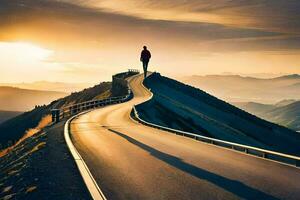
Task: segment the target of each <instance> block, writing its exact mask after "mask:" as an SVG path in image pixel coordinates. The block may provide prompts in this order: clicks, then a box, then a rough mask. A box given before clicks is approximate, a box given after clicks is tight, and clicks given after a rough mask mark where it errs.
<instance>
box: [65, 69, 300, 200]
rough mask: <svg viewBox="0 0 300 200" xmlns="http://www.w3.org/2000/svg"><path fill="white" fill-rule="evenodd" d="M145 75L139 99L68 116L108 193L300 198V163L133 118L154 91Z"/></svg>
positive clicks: (136, 89)
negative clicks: (292, 164) (257, 154)
mask: <svg viewBox="0 0 300 200" xmlns="http://www.w3.org/2000/svg"><path fill="white" fill-rule="evenodd" d="M142 80H143V77H142V75H139V76H135V77H132V78H131V79H129V83H130V86H131V88H132V91H133V93H134V99H132V100H131V101H129V102H126V103H122V104H117V105H111V106H107V107H104V108H99V109H96V110H93V111H91V112H88V113H86V114H84V115H81V116H79V117H78V118H77V119H75V120H74V121H73V122H72V123H71V135H72V140H73V142H74V144H75V146H76V147H77V149H78V150H79V152H80V154H81V155H82V157H83V159H84V160H85V162H86V163H87V165H88V167H89V169H90V171H91V173H92V174H93V176H94V178H95V179H96V181H97V183H98V185H99V186H100V188H101V190H102V191H103V193H104V195H105V196H106V197H107V198H108V199H134V200H136V199H155V200H158V199H172V200H173V199H185V200H186V199H205V200H207V199H213V200H215V199H255V200H266V199H300V170H299V169H297V168H294V167H290V166H287V165H283V164H279V163H276V162H272V161H268V160H264V159H261V158H256V157H253V156H249V155H246V154H243V153H239V152H235V151H232V150H229V149H224V148H221V147H217V146H213V145H210V144H206V143H202V142H199V141H195V140H192V139H189V138H185V137H182V136H177V135H174V134H171V133H168V132H165V131H161V130H157V129H154V128H150V127H147V126H144V125H141V124H138V123H136V122H135V121H133V120H132V119H130V117H129V114H130V111H131V109H132V106H133V105H134V104H138V103H140V102H143V101H145V100H147V99H148V98H149V96H150V94H149V92H147V90H145V89H144V88H143V87H142V85H141V82H142Z"/></svg>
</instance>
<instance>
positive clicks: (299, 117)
mask: <svg viewBox="0 0 300 200" xmlns="http://www.w3.org/2000/svg"><path fill="white" fill-rule="evenodd" d="M262 117H263V118H264V119H267V120H269V121H272V122H275V123H278V124H281V125H283V126H286V127H289V128H291V129H294V130H296V131H299V130H300V101H297V102H295V103H291V104H288V105H286V106H282V107H278V108H275V109H272V110H270V111H267V112H265V113H263V114H262Z"/></svg>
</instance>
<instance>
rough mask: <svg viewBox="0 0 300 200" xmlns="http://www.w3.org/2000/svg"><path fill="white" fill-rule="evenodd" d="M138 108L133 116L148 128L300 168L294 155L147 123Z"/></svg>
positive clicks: (133, 111) (299, 162)
mask: <svg viewBox="0 0 300 200" xmlns="http://www.w3.org/2000/svg"><path fill="white" fill-rule="evenodd" d="M142 85H143V84H142ZM143 87H144V88H145V89H146V90H148V91H149V92H150V93H151V96H150V98H149V99H148V100H147V101H149V100H151V98H152V97H153V93H152V92H151V91H150V90H149V89H148V88H146V87H145V86H144V85H143ZM143 103H144V102H143ZM136 106H137V105H134V106H133V109H132V112H131V114H132V115H133V117H134V118H135V119H136V120H137V121H138V122H140V123H141V124H144V125H146V126H150V127H153V128H157V129H160V130H164V131H168V132H171V133H175V134H177V135H182V136H185V137H189V138H192V139H195V140H198V141H202V142H206V143H209V144H212V145H217V146H221V147H225V148H229V149H232V150H235V151H239V152H243V153H246V154H250V155H253V156H258V157H261V158H264V159H268V160H272V161H275V162H280V163H284V164H288V165H291V166H295V167H297V168H299V167H300V157H298V156H293V155H289V154H284V153H279V152H275V151H270V150H266V149H261V148H256V147H252V146H247V145H242V144H238V143H234V142H227V141H224V140H219V139H215V138H210V137H205V136H201V135H198V134H194V133H190V132H186V131H180V130H176V129H172V128H168V127H164V126H160V125H157V124H153V123H150V122H147V121H145V120H143V119H141V118H140V117H139V114H138V112H137V109H136Z"/></svg>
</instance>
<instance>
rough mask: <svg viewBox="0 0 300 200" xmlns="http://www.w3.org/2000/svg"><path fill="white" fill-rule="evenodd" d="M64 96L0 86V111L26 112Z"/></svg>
mask: <svg viewBox="0 0 300 200" xmlns="http://www.w3.org/2000/svg"><path fill="white" fill-rule="evenodd" d="M66 95H67V93H63V92H55V91H42V90H27V89H20V88H15V87H5V86H0V110H10V111H28V110H31V109H33V108H34V107H35V106H36V105H43V104H49V103H50V102H51V101H53V100H55V99H59V98H62V97H64V96H66Z"/></svg>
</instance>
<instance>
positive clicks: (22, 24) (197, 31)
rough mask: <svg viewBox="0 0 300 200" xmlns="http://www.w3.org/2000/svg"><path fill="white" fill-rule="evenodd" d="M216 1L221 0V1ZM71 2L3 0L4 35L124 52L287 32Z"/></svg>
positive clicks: (178, 8) (197, 7)
mask: <svg viewBox="0 0 300 200" xmlns="http://www.w3.org/2000/svg"><path fill="white" fill-rule="evenodd" d="M214 1H215V2H216V3H217V2H218V1H217V0H214ZM276 1H277V0H276ZM72 2H73V3H70V2H66V1H65V2H62V1H53V0H44V1H41V0H25V1H24V0H23V1H21V0H16V1H10V0H3V1H2V2H1V10H0V23H1V24H2V26H1V27H0V39H1V40H31V41H34V42H38V43H43V44H46V45H48V46H50V48H54V49H55V48H57V49H73V48H81V49H85V48H95V49H96V48H102V49H106V50H107V51H109V50H115V49H114V48H118V49H120V51H123V50H124V49H126V48H131V46H136V45H141V44H143V43H148V44H153V45H156V46H160V47H163V48H171V49H173V48H183V49H185V48H192V49H195V48H196V47H197V48H200V47H201V43H203V42H207V41H219V40H231V39H232V40H236V39H246V40H247V39H248V38H249V39H250V40H249V41H248V43H249V45H252V43H255V41H253V40H251V38H266V37H270V38H272V37H274V36H279V35H283V34H284V33H281V32H276V31H267V30H260V29H257V28H245V27H237V26H228V25H226V24H221V23H211V22H192V21H188V20H186V21H176V20H175V21H174V20H169V19H165V20H163V19H159V20H158V19H150V18H148V19H145V18H141V17H139V16H134V15H132V16H130V15H125V14H124V13H123V12H121V11H120V12H112V11H111V10H108V9H107V7H101V6H102V5H104V4H99V5H98V4H97V2H98V1H88V2H86V1H77V4H76V3H74V1H72ZM75 2H76V1H75ZM82 2H85V3H82ZM99 2H104V3H105V2H108V1H99ZM109 2H112V3H110V4H109V5H117V4H114V2H115V3H117V2H118V1H117V0H114V1H109ZM124 2H125V3H126V2H129V1H124ZM130 2H131V4H128V5H131V6H136V7H135V9H136V10H138V9H140V8H145V7H146V8H148V7H149V9H152V10H154V9H155V8H159V7H161V9H162V8H166V7H167V6H169V7H170V9H169V10H172V9H173V10H174V12H178V13H179V14H178V15H180V12H182V13H184V12H196V13H197V12H200V11H201V12H203V11H204V10H205V11H206V12H211V13H213V12H212V11H214V10H222V9H229V8H227V7H230V8H233V7H234V8H236V7H243V6H246V7H247V6H250V5H249V4H246V3H244V4H241V5H235V4H234V5H232V6H230V5H229V4H230V2H232V1H224V2H223V3H221V1H220V0H219V2H220V4H219V6H213V5H214V4H213V3H210V1H203V5H202V4H201V3H197V2H198V1H190V2H187V3H186V4H184V5H182V4H180V3H179V2H181V1H172V2H173V3H172V2H171V1H161V3H156V2H157V1H139V2H137V1H130ZM226 2H227V4H226ZM239 2H246V1H239ZM125 3H120V5H121V6H126V4H125ZM93 4H95V5H98V7H96V6H93V7H92V6H91V5H93ZM231 4H232V3H231ZM123 9H126V7H124V8H123ZM127 10H129V9H127ZM153 12H154V11H153ZM154 13H155V12H154ZM129 14H130V13H129ZM237 19H238V18H237ZM237 21H238V20H237ZM236 41H237V40H236ZM282 44H283V45H285V46H287V47H288V44H289V41H287V42H286V44H285V41H282ZM268 45H270V44H269V43H268V42H265V46H264V45H257V48H259V49H264V48H270V47H268ZM253 46H255V45H253ZM229 49H230V48H229ZM231 49H232V48H231ZM253 49H255V48H253ZM197 50H201V49H197ZM202 50H203V51H204V50H205V49H202ZM217 50H218V49H216V51H217Z"/></svg>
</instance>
